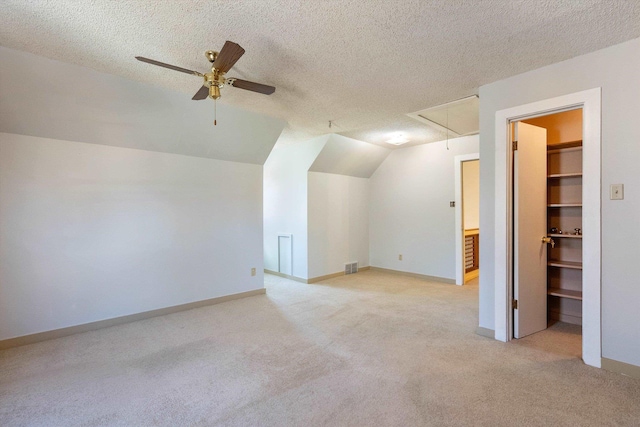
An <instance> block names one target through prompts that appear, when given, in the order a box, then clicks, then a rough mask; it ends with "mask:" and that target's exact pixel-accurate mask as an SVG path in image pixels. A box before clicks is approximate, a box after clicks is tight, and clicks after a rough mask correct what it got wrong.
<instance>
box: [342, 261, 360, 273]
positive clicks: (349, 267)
mask: <svg viewBox="0 0 640 427" xmlns="http://www.w3.org/2000/svg"><path fill="white" fill-rule="evenodd" d="M357 272H358V263H357V262H351V263H348V264H345V265H344V274H353V273H357Z"/></svg>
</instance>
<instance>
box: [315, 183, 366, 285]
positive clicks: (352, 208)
mask: <svg viewBox="0 0 640 427" xmlns="http://www.w3.org/2000/svg"><path fill="white" fill-rule="evenodd" d="M308 180H309V193H308V195H309V199H308V203H309V223H308V227H309V228H308V230H309V277H310V278H314V277H319V276H325V275H328V274H333V273H338V272H343V271H344V264H345V263H348V262H355V261H358V265H359V267H366V266H368V265H369V179H367V178H357V177H352V176H345V175H337V174H329V173H320V172H309V176H308Z"/></svg>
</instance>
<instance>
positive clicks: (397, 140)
mask: <svg viewBox="0 0 640 427" xmlns="http://www.w3.org/2000/svg"><path fill="white" fill-rule="evenodd" d="M407 142H409V140H408V139H407V137H406V136H404V134H402V133H397V134H395V135H393V136H392V137H391V138H389V139H387V143H388V144H393V145H402V144H406V143H407Z"/></svg>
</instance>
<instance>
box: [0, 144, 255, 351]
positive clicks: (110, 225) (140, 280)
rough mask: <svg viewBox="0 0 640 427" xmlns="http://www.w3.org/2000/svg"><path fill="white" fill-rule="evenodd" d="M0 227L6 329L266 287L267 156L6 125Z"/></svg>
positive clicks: (0, 312)
mask: <svg viewBox="0 0 640 427" xmlns="http://www.w3.org/2000/svg"><path fill="white" fill-rule="evenodd" d="M0 237H1V238H0V339H7V338H12V337H16V336H22V335H26V334H32V333H37V332H43V331H47V330H53V329H58V328H63V327H67V326H73V325H78V324H83V323H87V322H92V321H97V320H102V319H107V318H113V317H118V316H123V315H128V314H133V313H138V312H143V311H147V310H153V309H157V308H163V307H168V306H173V305H178V304H183V303H189V302H193V301H198V300H203V299H208V298H214V297H218V296H223V295H229V294H235V293H239V292H244V291H249V290H254V289H260V288H262V287H263V275H262V272H261V266H262V261H263V259H262V257H263V255H262V254H263V252H262V166H260V165H250V164H242V163H233V162H227V161H221V160H213V159H204V158H196V157H187V156H182V155H175V154H166V153H157V152H149V151H141V150H135V149H129V148H118V147H109V146H103V145H96V144H87V143H79V142H69V141H61V140H53V139H45V138H40V137H31V136H21V135H14V134H7V133H0ZM252 267H255V268H256V269H257V271H258V274H257V275H256V276H255V277H251V275H250V272H251V268H252Z"/></svg>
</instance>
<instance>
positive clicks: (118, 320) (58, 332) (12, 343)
mask: <svg viewBox="0 0 640 427" xmlns="http://www.w3.org/2000/svg"><path fill="white" fill-rule="evenodd" d="M266 292H267V290H266V289H264V288H263V289H256V290H253V291H247V292H240V293H237V294H232V295H225V296H222V297H216V298H210V299H206V300H202V301H195V302H190V303H187V304H180V305H174V306H171V307H165V308H159V309H156V310H150V311H144V312H142V313H135V314H129V315H127V316H120V317H114V318H112V319H105V320H98V321H97V322H91V323H84V324H82V325H76V326H69V327H67V328H60V329H54V330H52V331H45V332H38V333H35V334H30V335H23V336H21V337H15V338H9V339H6V340H0V350H4V349H7V348H12V347H19V346H22V345H27V344H34V343H37V342H40V341H47V340H52V339H56V338H62V337H67V336H69V335H75V334H79V333H82V332H89V331H95V330H96V329H102V328H108V327H110V326H116V325H121V324H123V323H131V322H137V321H138V320H144V319H149V318H151V317H156V316H164V315H165V314H171V313H177V312H178V311H184V310H191V309H193V308H199V307H205V306H208V305H213V304H220V303H223V302H227V301H232V300H236V299H240V298H246V297H252V296H254V295H264V294H265V293H266Z"/></svg>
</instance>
